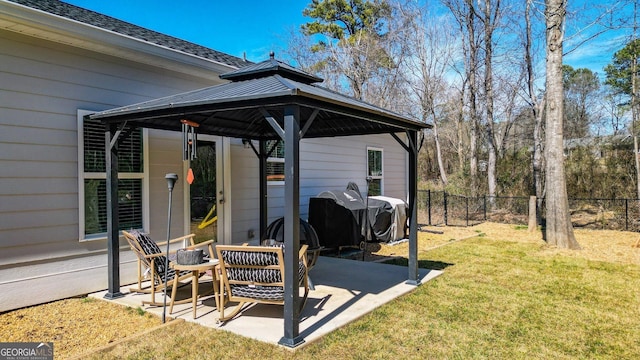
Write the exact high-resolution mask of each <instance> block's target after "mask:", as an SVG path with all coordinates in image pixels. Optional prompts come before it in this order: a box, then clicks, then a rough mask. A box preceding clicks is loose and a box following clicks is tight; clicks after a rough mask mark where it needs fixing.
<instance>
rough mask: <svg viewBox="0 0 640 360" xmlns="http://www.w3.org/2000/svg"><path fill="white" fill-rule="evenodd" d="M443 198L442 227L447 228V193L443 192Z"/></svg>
mask: <svg viewBox="0 0 640 360" xmlns="http://www.w3.org/2000/svg"><path fill="white" fill-rule="evenodd" d="M443 194H444V195H443V197H444V199H443V200H444V225H445V226H447V225H449V223H448V221H447V192H446V191H443Z"/></svg>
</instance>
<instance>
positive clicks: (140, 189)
mask: <svg viewBox="0 0 640 360" xmlns="http://www.w3.org/2000/svg"><path fill="white" fill-rule="evenodd" d="M87 114H89V112H87V111H78V179H79V181H78V185H79V191H78V194H79V204H80V206H79V223H80V239H81V240H90V239H96V238H104V237H105V236H106V232H107V189H106V186H107V175H106V164H105V148H104V131H105V129H104V125H103V124H102V123H101V122H100V121H95V120H90V119H88V118H86V119H85V118H84V115H87ZM125 130H127V129H125ZM124 133H127V134H128V135H126V138H122V139H120V143H119V148H118V173H119V174H118V177H119V180H118V205H119V207H120V211H119V221H120V230H123V229H127V230H128V229H143V228H144V227H145V226H144V225H145V223H144V222H145V220H144V213H145V212H146V211H143V209H144V204H145V201H144V199H145V198H146V196H145V193H144V188H145V187H146V186H145V184H144V180H145V161H144V153H145V146H144V145H145V141H144V135H143V133H144V132H143V130H142V129H134V130H133V131H131V132H127V131H123V134H124ZM121 136H122V135H121Z"/></svg>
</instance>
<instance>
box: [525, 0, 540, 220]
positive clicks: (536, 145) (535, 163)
mask: <svg viewBox="0 0 640 360" xmlns="http://www.w3.org/2000/svg"><path fill="white" fill-rule="evenodd" d="M532 2H533V0H527V5H526V9H525V13H524V20H525V23H526V30H525V44H524V46H525V53H524V54H525V65H526V69H527V74H526V76H527V96H528V98H529V99H528V101H529V106H530V107H531V115H532V117H533V121H534V127H533V160H532V161H531V165H532V173H533V193H534V194H535V196H536V202H537V204H536V220H537V222H538V224H540V223H541V220H542V208H543V207H542V205H543V203H542V202H543V201H544V176H543V175H544V171H543V170H544V158H543V150H544V144H543V138H542V136H543V132H544V131H543V122H542V112H543V110H544V104H545V101H544V98H542V99H541V100H540V101H538V96H537V95H536V91H535V86H534V84H535V81H536V77H535V73H534V72H533V55H532V50H531V47H532V46H533V36H532V34H531V32H532V31H531V4H532Z"/></svg>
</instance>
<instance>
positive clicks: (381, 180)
mask: <svg viewBox="0 0 640 360" xmlns="http://www.w3.org/2000/svg"><path fill="white" fill-rule="evenodd" d="M369 151H379V152H380V170H381V172H382V173H381V174H380V175H369V174H370V171H369ZM366 162H367V174H366V176H367V177H369V176H371V179H372V180H380V195H384V149H383V148H381V147H375V146H367V155H366ZM367 193H369V184H367Z"/></svg>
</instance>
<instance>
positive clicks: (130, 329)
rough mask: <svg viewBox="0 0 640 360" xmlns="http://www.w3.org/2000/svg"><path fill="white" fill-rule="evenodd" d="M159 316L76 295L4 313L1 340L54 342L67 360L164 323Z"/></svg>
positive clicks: (59, 355) (57, 354)
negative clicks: (76, 296) (75, 296)
mask: <svg viewBox="0 0 640 360" xmlns="http://www.w3.org/2000/svg"><path fill="white" fill-rule="evenodd" d="M161 323H162V321H161V320H160V318H158V317H157V316H154V315H152V314H149V313H146V312H144V311H142V309H134V308H130V307H125V306H121V305H117V304H112V303H108V302H106V301H99V300H96V299H92V298H72V299H65V300H60V301H55V302H51V303H48V304H43V305H38V306H31V307H28V308H24V309H19V310H14V311H9V312H6V313H3V314H0V324H2V326H0V341H3V342H53V351H54V356H55V358H56V359H67V358H69V357H71V356H75V355H80V354H82V353H83V352H85V351H87V350H89V349H93V348H97V347H100V346H104V345H107V344H109V343H112V342H114V341H117V340H119V339H121V338H123V337H127V336H132V335H134V334H136V333H138V332H140V331H144V329H148V328H151V327H154V326H157V325H160V324H161Z"/></svg>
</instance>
